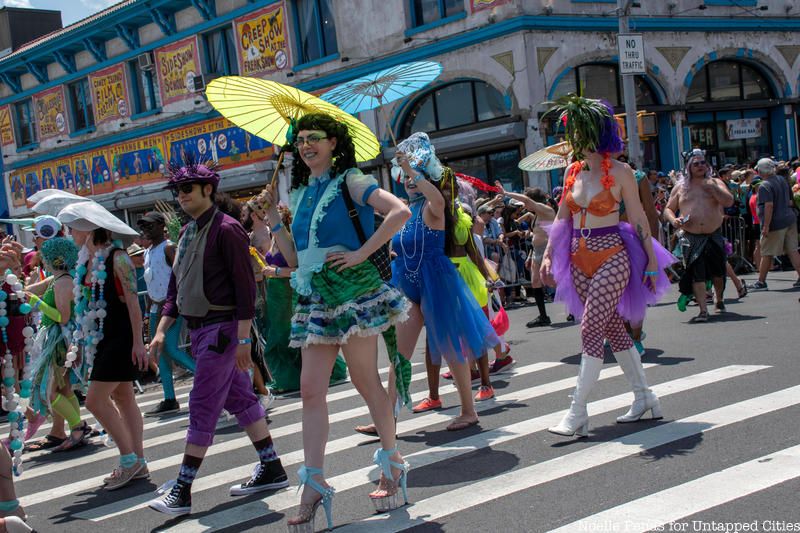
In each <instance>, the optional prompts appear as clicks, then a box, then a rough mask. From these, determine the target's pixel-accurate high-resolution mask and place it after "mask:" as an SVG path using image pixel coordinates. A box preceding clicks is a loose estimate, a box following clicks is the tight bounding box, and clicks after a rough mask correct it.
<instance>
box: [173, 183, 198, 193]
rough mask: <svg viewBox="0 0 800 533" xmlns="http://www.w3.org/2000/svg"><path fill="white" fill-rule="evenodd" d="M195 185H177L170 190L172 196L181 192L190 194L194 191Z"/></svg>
mask: <svg viewBox="0 0 800 533" xmlns="http://www.w3.org/2000/svg"><path fill="white" fill-rule="evenodd" d="M195 185H197V184H196V183H179V184H178V185H175V186H174V187H173V188H172V193H173V194H178V193H179V192H182V193H183V194H191V193H192V191H193V190H194V186H195Z"/></svg>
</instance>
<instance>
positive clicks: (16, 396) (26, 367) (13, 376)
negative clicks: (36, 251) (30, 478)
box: [0, 270, 33, 476]
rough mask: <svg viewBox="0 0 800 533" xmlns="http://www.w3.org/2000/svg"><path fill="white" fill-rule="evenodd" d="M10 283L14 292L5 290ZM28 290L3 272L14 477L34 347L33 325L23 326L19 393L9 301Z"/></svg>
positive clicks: (0, 284) (0, 306)
mask: <svg viewBox="0 0 800 533" xmlns="http://www.w3.org/2000/svg"><path fill="white" fill-rule="evenodd" d="M6 285H8V286H9V288H10V289H11V292H6V291H5V286H6ZM24 296H25V293H24V292H23V290H22V282H21V281H20V279H19V278H18V277H17V276H16V275H15V274H13V273H12V272H11V271H10V270H6V271H5V272H4V273H2V275H0V335H1V336H2V339H3V345H4V346H5V348H6V352H5V355H4V357H3V401H2V404H3V409H4V410H6V411H8V422H9V427H10V434H9V437H10V442H9V448H10V450H11V453H12V455H13V459H12V465H13V471H14V475H15V476H20V475H22V470H23V469H22V448H23V442H22V437H23V434H24V430H25V415H24V413H25V407H26V406H27V403H28V402H27V400H29V399H30V397H31V386H32V384H31V347H32V346H33V328H32V327H30V326H25V327H24V328H23V329H22V336H23V337H24V338H25V347H24V349H23V366H22V380H21V381H20V382H19V393H17V391H16V388H17V377H18V373H17V369H15V368H14V354H13V353H12V352H11V348H10V347H9V338H8V326H9V324H10V322H11V321H10V319H9V317H8V302H9V301H11V302H22V300H23V298H24ZM19 312H20V314H22V315H27V314H28V313H30V312H31V306H30V305H29V304H27V303H20V304H19Z"/></svg>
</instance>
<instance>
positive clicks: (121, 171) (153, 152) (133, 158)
mask: <svg viewBox="0 0 800 533" xmlns="http://www.w3.org/2000/svg"><path fill="white" fill-rule="evenodd" d="M109 156H110V159H111V176H112V178H113V181H114V188H115V189H117V188H120V187H127V186H129V185H137V184H141V183H148V182H152V181H158V180H163V179H164V172H166V165H165V164H164V143H163V138H162V137H161V135H152V136H150V137H143V138H141V139H136V140H133V141H129V142H126V143H122V144H117V145H114V146H112V147H111V148H110V149H109Z"/></svg>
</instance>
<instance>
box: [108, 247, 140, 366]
mask: <svg viewBox="0 0 800 533" xmlns="http://www.w3.org/2000/svg"><path fill="white" fill-rule="evenodd" d="M114 275H115V276H116V277H117V279H119V281H120V285H122V296H123V299H124V300H125V306H126V307H127V308H128V318H129V319H130V322H131V329H132V330H133V349H132V351H131V359H133V363H134V364H135V365H137V366H138V367H139V369H140V370H145V369H146V368H147V355H146V352H145V349H144V341H143V340H142V309H141V308H140V307H139V295H138V294H137V293H138V290H137V284H136V269H135V268H134V266H133V263H132V262H131V258H130V257H128V254H126V253H125V252H122V251H118V252H116V253H115V254H114Z"/></svg>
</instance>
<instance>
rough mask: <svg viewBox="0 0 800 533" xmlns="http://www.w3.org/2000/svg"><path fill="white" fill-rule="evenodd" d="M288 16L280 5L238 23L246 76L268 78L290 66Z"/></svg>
mask: <svg viewBox="0 0 800 533" xmlns="http://www.w3.org/2000/svg"><path fill="white" fill-rule="evenodd" d="M285 15H286V9H285V7H284V5H283V3H279V4H276V5H272V6H270V7H267V8H265V9H262V10H260V11H256V12H255V13H250V14H248V15H247V16H245V17H242V18H240V19H236V20H235V21H234V28H235V30H234V31H235V35H236V43H237V44H236V53H237V55H238V58H239V73H240V74H241V75H242V76H257V77H264V76H266V75H268V74H272V73H275V72H277V71H279V70H283V69H285V68H287V67H288V66H289V63H290V61H289V45H288V42H287V39H286V23H285V22H286V16H285Z"/></svg>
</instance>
